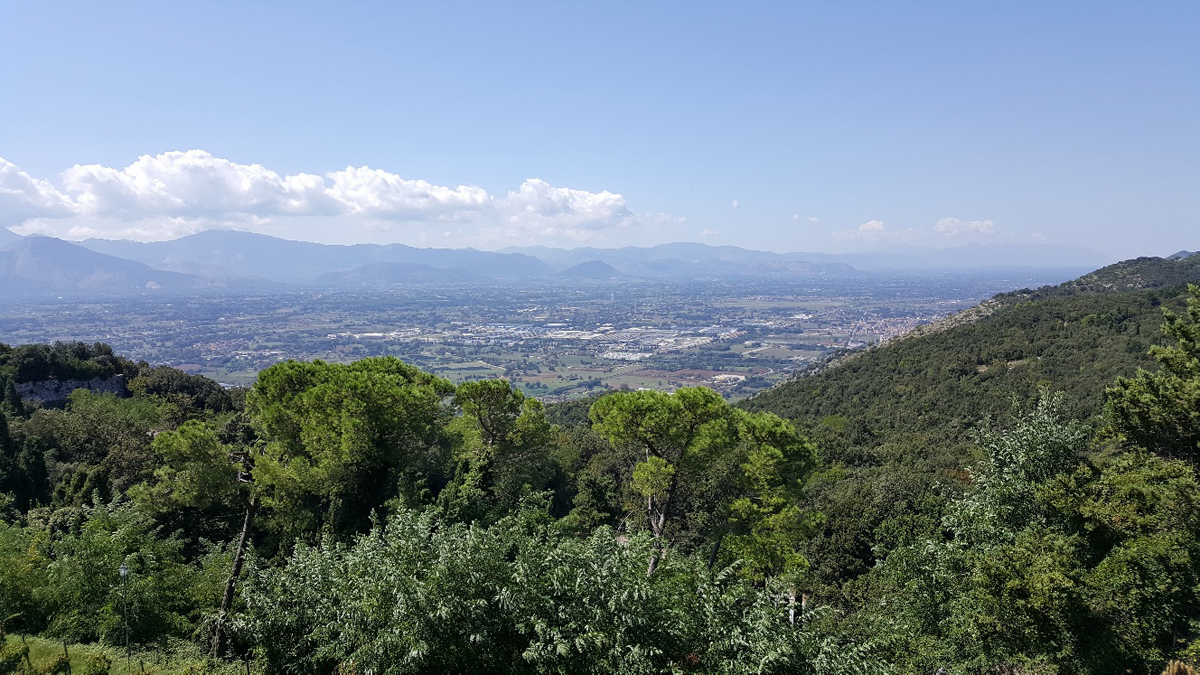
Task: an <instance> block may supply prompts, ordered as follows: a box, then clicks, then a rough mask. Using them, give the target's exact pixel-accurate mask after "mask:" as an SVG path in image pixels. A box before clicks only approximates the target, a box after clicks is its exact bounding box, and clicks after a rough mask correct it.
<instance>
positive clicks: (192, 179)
mask: <svg viewBox="0 0 1200 675" xmlns="http://www.w3.org/2000/svg"><path fill="white" fill-rule="evenodd" d="M331 216H340V217H343V218H353V219H354V220H349V221H339V224H340V223H342V222H350V223H357V224H358V225H359V226H362V227H366V228H369V229H388V228H391V227H392V226H393V225H394V224H395V223H430V222H460V223H470V222H478V223H479V225H480V227H479V231H480V233H481V234H485V235H486V237H493V235H495V236H496V237H498V238H499V239H504V238H507V237H517V238H522V239H529V238H531V237H533V238H541V237H543V236H549V237H559V238H564V239H570V240H576V241H578V240H587V239H599V238H603V234H602V232H603V231H605V230H609V229H613V228H625V227H630V226H632V225H637V224H641V223H652V224H655V225H672V224H678V223H682V222H684V219H682V218H673V217H671V216H669V215H667V214H657V215H654V214H645V215H641V216H639V215H637V214H635V213H634V212H633V211H632V210H631V209H630V208H629V206H628V204H626V201H625V198H624V197H622V196H621V195H620V194H616V193H613V192H608V191H602V192H590V191H587V190H577V189H572V188H565V187H555V186H552V185H550V184H549V183H547V182H545V181H543V180H539V179H537V178H530V179H528V180H526V181H525V182H524V183H522V184H521V186H520V187H519V188H518V189H517V190H515V191H512V192H509V193H508V194H507V196H505V197H504V198H496V197H494V196H492V195H490V194H488V192H487V191H486V190H484V189H483V188H480V187H476V186H471V185H459V186H457V187H449V186H443V185H435V184H433V183H430V182H427V181H424V180H417V179H408V178H404V177H401V176H399V175H397V174H394V173H389V172H387V171H384V170H381V169H373V168H370V167H366V166H363V167H357V168H356V167H352V166H351V167H346V168H345V169H343V170H340V171H332V172H329V173H325V174H323V175H318V174H311V173H297V174H293V175H281V174H279V173H277V172H275V171H272V170H270V169H268V168H266V167H264V166H262V165H260V164H239V163H237V162H233V161H230V160H228V159H223V158H220V157H214V156H213V155H211V154H209V153H207V152H205V151H203V150H189V151H186V152H166V153H162V154H159V155H143V156H141V157H139V158H138V159H137V161H135V162H133V163H132V164H130V165H129V166H126V167H123V168H113V167H106V166H102V165H98V164H90V165H76V166H74V167H72V168H70V169H67V170H66V171H64V172H63V173H62V176H61V181H60V184H59V185H57V186H56V185H55V184H53V183H51V182H50V181H46V180H41V179H35V178H32V177H30V176H29V175H28V174H26V173H24V172H21V171H20V170H18V168H17V167H16V166H15V165H13V164H11V163H9V162H7V161H4V160H3V159H0V226H4V225H12V226H14V229H16V230H17V231H24V232H27V233H28V232H40V233H45V234H55V235H58V236H67V237H71V238H83V237H87V236H108V237H129V238H137V239H161V238H169V237H177V236H182V235H185V234H191V233H194V232H198V231H201V230H206V229H213V228H228V227H236V228H246V227H251V226H253V227H256V228H261V227H263V226H264V225H265V224H266V223H269V222H271V221H272V219H274V218H281V217H282V218H292V219H295V218H316V219H320V218H323V217H324V218H327V217H331ZM314 222H316V221H314ZM486 237H485V238H486Z"/></svg>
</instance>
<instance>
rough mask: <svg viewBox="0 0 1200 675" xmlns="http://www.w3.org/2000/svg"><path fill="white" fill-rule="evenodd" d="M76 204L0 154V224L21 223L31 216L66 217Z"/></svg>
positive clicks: (76, 208) (77, 207)
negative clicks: (0, 156)
mask: <svg viewBox="0 0 1200 675" xmlns="http://www.w3.org/2000/svg"><path fill="white" fill-rule="evenodd" d="M78 212H79V205H78V204H76V203H75V202H74V201H73V200H72V199H71V198H70V197H68V196H66V195H65V194H63V193H62V192H60V191H59V190H58V188H56V187H54V186H53V185H51V184H50V182H49V181H45V180H41V179H38V178H33V177H32V176H30V175H29V174H27V173H25V172H24V171H21V170H20V169H18V168H17V166H16V165H15V164H13V163H12V162H8V161H5V160H4V159H2V158H0V227H4V226H7V225H20V224H21V223H24V222H25V221H27V220H31V219H33V218H39V217H45V218H65V217H68V216H73V215H75V214H77V213H78Z"/></svg>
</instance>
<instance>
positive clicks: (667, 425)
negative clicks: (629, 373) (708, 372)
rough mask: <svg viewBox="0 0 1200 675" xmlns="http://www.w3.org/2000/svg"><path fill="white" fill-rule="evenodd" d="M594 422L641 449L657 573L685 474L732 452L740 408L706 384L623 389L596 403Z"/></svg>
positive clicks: (639, 474) (636, 485) (640, 487)
mask: <svg viewBox="0 0 1200 675" xmlns="http://www.w3.org/2000/svg"><path fill="white" fill-rule="evenodd" d="M588 415H589V417H590V419H591V421H592V427H593V428H594V429H595V430H596V431H597V432H598V433H600V434H601V435H602V436H604V437H606V438H607V439H608V440H609V442H611V443H613V444H616V445H627V446H631V447H633V448H634V449H635V450H636V451H637V452H639V453H642V454H643V456H644V458H643V459H640V460H639V461H638V462H637V464H636V465H635V466H634V469H633V479H632V487H633V489H634V490H635V491H636V492H637V493H638V494H639V495H640V496H641V497H642V498H643V499H644V500H645V504H646V516H647V525H648V527H649V530H650V534H651V536H652V537H653V538H654V544H655V545H654V552H653V554H652V555H651V556H650V563H649V567H648V569H647V572H646V573H647V574H648V575H649V574H653V573H654V569H655V568H656V567H657V566H658V563H659V560H660V559H661V557H662V554H663V552H664V551H665V550H666V548H667V545H668V539H669V535H670V534H672V530H673V526H674V525H675V522H674V521H675V519H676V518H675V517H676V516H677V514H678V511H679V509H678V506H677V505H676V504H675V500H676V498H677V496H678V492H679V485H680V479H681V478H683V480H684V482H685V484H686V483H687V482H688V481H690V480H692V479H698V478H700V477H701V474H702V473H703V471H704V468H705V465H706V464H707V463H708V460H711V459H713V458H714V457H720V456H722V455H727V454H728V451H729V450H730V449H731V448H732V447H733V446H734V445H736V443H737V413H736V412H735V411H734V410H733V409H732V408H730V407H729V405H728V404H727V403H725V400H724V399H722V398H721V396H720V395H719V394H717V393H716V392H714V391H713V390H711V389H708V388H706V387H683V388H680V389H678V390H676V391H675V393H674V394H668V393H664V392H659V391H628V392H626V391H622V392H617V393H614V394H611V395H609V396H605V397H603V398H601V399H599V400H597V401H596V402H595V403H593V404H592V408H591V410H590V411H589V413H588Z"/></svg>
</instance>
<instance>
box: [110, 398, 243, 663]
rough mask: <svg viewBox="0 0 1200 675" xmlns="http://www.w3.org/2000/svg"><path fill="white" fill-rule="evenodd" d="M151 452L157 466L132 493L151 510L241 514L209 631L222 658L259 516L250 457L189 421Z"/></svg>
mask: <svg viewBox="0 0 1200 675" xmlns="http://www.w3.org/2000/svg"><path fill="white" fill-rule="evenodd" d="M153 447H154V451H155V452H156V453H157V454H158V456H159V458H160V459H161V461H162V466H160V467H159V468H158V469H156V470H155V472H154V479H153V480H152V481H151V482H149V483H146V484H143V485H141V486H139V487H138V489H137V490H135V491H134V494H135V496H137V497H140V498H141V499H143V500H145V501H149V502H151V503H152V504H154V505H155V506H156V507H157V508H158V509H159V510H160V511H167V510H169V509H172V508H179V507H190V508H196V509H205V508H208V507H210V506H212V505H213V504H215V503H222V502H233V503H236V504H238V505H240V506H241V509H242V512H243V518H242V530H241V533H240V534H238V535H237V545H236V547H235V548H234V553H233V561H232V562H231V564H230V571H229V576H228V577H227V578H226V581H225V590H224V592H223V593H222V596H221V605H220V608H219V609H218V611H217V619H216V625H215V627H214V631H213V642H212V654H213V656H214V657H216V658H221V657H223V656H224V655H225V646H226V641H227V640H226V638H227V636H226V628H225V623H226V620H227V619H228V616H229V612H230V610H231V609H232V607H233V598H234V592H235V590H236V586H237V580H238V578H239V577H240V576H241V573H242V565H243V564H244V561H245V556H246V550H247V548H248V547H249V545H250V527H251V525H252V523H253V522H254V516H255V514H256V513H257V512H258V506H259V496H258V494H257V492H256V491H255V490H254V485H253V479H252V476H253V467H254V465H253V456H252V454H251V450H250V449H249V448H246V447H231V446H226V445H223V444H222V443H221V442H220V439H218V437H217V434H216V433H215V432H214V431H213V430H212V429H211V428H210V427H209V426H207V425H205V424H203V423H201V422H198V421H195V420H192V421H188V422H185V423H184V424H183V426H181V427H179V429H177V430H175V431H167V432H164V433H161V434H159V435H158V436H156V437H155V439H154V446H153Z"/></svg>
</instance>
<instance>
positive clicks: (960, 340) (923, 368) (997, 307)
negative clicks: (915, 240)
mask: <svg viewBox="0 0 1200 675" xmlns="http://www.w3.org/2000/svg"><path fill="white" fill-rule="evenodd" d="M1188 282H1200V257H1191V258H1184V259H1177V260H1170V259H1163V258H1139V259H1136V260H1129V261H1125V262H1121V263H1117V264H1115V265H1109V266H1108V267H1104V268H1101V269H1099V270H1096V271H1095V272H1091V273H1089V274H1085V275H1083V276H1082V277H1080V278H1078V279H1075V280H1073V281H1068V282H1066V283H1063V284H1060V285H1058V286H1052V287H1046V288H1042V289H1038V290H1023V291H1014V292H1012V293H1005V294H1001V295H998V296H996V297H995V298H993V299H991V300H989V301H987V302H985V303H983V304H982V305H980V306H978V307H976V308H973V309H972V310H968V311H967V312H964V313H963V314H962V315H959V316H956V317H951V318H949V319H947V320H944V321H943V322H940V323H939V324H936V325H934V326H930V327H926V328H923V329H920V330H918V331H915V332H914V333H913V334H911V335H910V336H907V337H905V338H901V339H899V340H895V341H893V342H891V343H887V344H884V345H882V346H880V347H878V348H874V349H869V350H866V351H864V352H860V353H855V354H851V355H848V356H845V357H843V358H842V359H841V360H840V361H839V362H837V363H836V364H835V365H827V366H826V367H816V368H813V369H812V371H811V373H810V374H807V375H802V376H800V377H798V378H796V379H794V380H791V381H789V382H787V383H784V384H782V385H780V386H779V387H776V388H774V389H772V390H769V391H766V392H763V393H762V394H760V395H758V396H757V397H755V398H753V399H750V400H749V401H746V402H745V403H744V404H743V405H745V406H746V407H747V408H750V409H754V410H771V411H773V412H776V413H778V414H780V415H783V416H784V417H788V418H791V419H794V420H798V421H802V422H803V421H807V422H809V423H814V422H817V421H819V420H821V419H822V418H824V417H825V416H828V415H835V414H836V415H838V416H839V418H845V419H846V420H847V421H848V422H850V423H851V425H852V426H853V427H855V428H856V429H857V433H858V434H860V435H864V436H863V438H872V439H876V442H887V443H903V442H907V441H917V440H920V441H922V442H931V441H936V442H939V443H942V444H946V443H949V444H951V445H955V446H957V445H961V444H963V443H965V442H966V440H967V436H968V434H966V431H967V430H968V429H969V428H971V427H972V426H973V425H974V424H975V423H977V422H978V421H979V420H980V419H981V418H983V417H984V416H986V415H1003V414H1005V413H1007V412H1008V410H1009V408H1010V407H1011V400H1012V398H1013V397H1016V399H1017V400H1020V401H1026V400H1029V399H1030V398H1032V397H1034V396H1035V395H1036V394H1037V392H1038V389H1039V388H1040V387H1049V388H1050V389H1052V390H1058V391H1063V392H1065V393H1066V394H1067V395H1068V398H1069V399H1070V400H1071V401H1072V402H1073V405H1074V406H1075V407H1076V410H1077V413H1078V414H1079V415H1081V416H1085V415H1087V414H1091V413H1094V412H1096V411H1098V410H1099V408H1100V405H1101V403H1102V396H1103V391H1104V387H1105V386H1107V385H1109V384H1110V383H1111V381H1112V380H1113V379H1114V378H1115V377H1117V376H1120V375H1129V374H1132V373H1133V372H1135V371H1136V370H1137V368H1138V367H1139V366H1144V367H1148V366H1149V365H1150V364H1151V363H1152V359H1151V358H1150V357H1149V356H1148V355H1147V353H1146V351H1147V349H1148V348H1149V346H1150V345H1152V344H1156V343H1157V342H1158V341H1159V324H1160V323H1162V309H1161V308H1162V306H1164V305H1165V306H1169V307H1173V308H1175V309H1180V308H1182V306H1183V299H1182V298H1183V295H1184V292H1185V288H1184V286H1183V285H1184V284H1186V283H1188Z"/></svg>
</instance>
